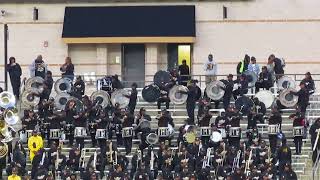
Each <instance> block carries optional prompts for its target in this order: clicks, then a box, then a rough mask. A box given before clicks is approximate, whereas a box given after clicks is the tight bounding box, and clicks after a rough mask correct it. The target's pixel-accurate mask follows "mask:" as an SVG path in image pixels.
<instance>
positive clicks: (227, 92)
mask: <svg viewBox="0 0 320 180" xmlns="http://www.w3.org/2000/svg"><path fill="white" fill-rule="evenodd" d="M222 82H223V83H224V85H225V88H224V87H221V88H222V89H223V90H224V95H223V99H222V102H223V108H224V110H227V108H228V107H229V104H230V99H231V97H232V93H233V86H234V82H233V81H232V80H230V81H228V80H224V81H222Z"/></svg>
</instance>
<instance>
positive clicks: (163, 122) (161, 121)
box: [158, 115, 174, 127]
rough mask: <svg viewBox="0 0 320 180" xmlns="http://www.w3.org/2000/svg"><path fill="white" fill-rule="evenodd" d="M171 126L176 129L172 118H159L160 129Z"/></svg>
mask: <svg viewBox="0 0 320 180" xmlns="http://www.w3.org/2000/svg"><path fill="white" fill-rule="evenodd" d="M169 124H170V125H171V126H172V127H174V123H173V119H172V118H171V117H170V116H168V115H164V116H161V117H160V118H159V121H158V127H168V125H169Z"/></svg>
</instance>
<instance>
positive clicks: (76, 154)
mask: <svg viewBox="0 0 320 180" xmlns="http://www.w3.org/2000/svg"><path fill="white" fill-rule="evenodd" d="M80 157H81V153H80V149H77V148H72V149H71V150H70V151H69V159H68V161H67V165H68V167H69V168H70V169H71V170H72V171H79V170H80V167H79V164H80Z"/></svg>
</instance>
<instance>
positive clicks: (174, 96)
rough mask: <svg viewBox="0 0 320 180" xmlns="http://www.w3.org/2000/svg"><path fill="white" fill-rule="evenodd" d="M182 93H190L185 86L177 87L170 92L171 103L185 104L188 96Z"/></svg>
mask: <svg viewBox="0 0 320 180" xmlns="http://www.w3.org/2000/svg"><path fill="white" fill-rule="evenodd" d="M181 92H188V88H187V87H185V86H183V85H175V86H173V87H172V88H171V89H170V91H169V98H170V101H171V102H173V103H174V104H184V103H185V102H186V101H187V98H188V95H187V94H183V93H181Z"/></svg>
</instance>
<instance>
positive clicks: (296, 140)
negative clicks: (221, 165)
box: [293, 117, 304, 154]
mask: <svg viewBox="0 0 320 180" xmlns="http://www.w3.org/2000/svg"><path fill="white" fill-rule="evenodd" d="M299 126H303V127H304V118H302V117H296V118H295V119H294V120H293V127H299ZM302 139H303V135H302V136H295V137H294V138H293V140H294V144H295V147H296V154H301V148H302Z"/></svg>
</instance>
